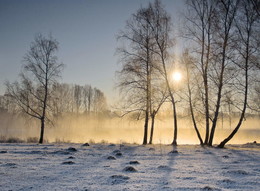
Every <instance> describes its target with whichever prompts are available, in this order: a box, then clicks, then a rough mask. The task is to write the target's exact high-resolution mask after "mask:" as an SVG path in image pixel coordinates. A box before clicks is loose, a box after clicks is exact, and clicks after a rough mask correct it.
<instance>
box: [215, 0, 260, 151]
mask: <svg viewBox="0 0 260 191" xmlns="http://www.w3.org/2000/svg"><path fill="white" fill-rule="evenodd" d="M239 13H240V14H238V16H237V17H236V28H237V32H238V39H237V41H236V42H238V43H237V46H236V49H237V52H238V55H239V56H240V59H239V60H238V62H235V64H236V66H237V67H238V69H239V70H240V71H242V72H243V74H242V76H243V78H244V80H243V81H242V80H239V82H240V83H241V81H242V82H243V84H241V86H242V88H243V89H244V90H243V94H244V95H243V97H244V100H243V101H242V103H243V104H242V109H241V114H240V119H239V121H238V123H237V125H236V127H235V128H234V130H233V131H232V132H231V134H230V135H229V136H228V137H227V138H226V139H224V140H223V141H222V142H221V143H220V144H219V145H218V147H220V148H223V147H224V146H225V144H226V143H227V142H228V141H230V140H231V139H232V138H233V137H234V135H235V134H236V133H237V131H238V130H239V128H240V127H241V124H242V122H243V120H244V118H245V114H246V109H247V105H248V90H249V77H250V69H251V68H253V67H254V65H255V63H253V62H252V61H253V60H254V59H251V58H252V57H255V53H256V52H257V49H259V47H258V46H257V45H256V44H255V42H256V41H255V39H254V38H253V37H254V35H256V34H257V33H259V27H258V26H259V14H258V13H257V12H256V11H255V5H254V4H253V3H252V2H251V1H247V0H242V2H241V4H240V12H239Z"/></svg>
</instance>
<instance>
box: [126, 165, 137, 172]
mask: <svg viewBox="0 0 260 191" xmlns="http://www.w3.org/2000/svg"><path fill="white" fill-rule="evenodd" d="M123 171H125V172H137V170H136V169H135V168H134V167H132V166H127V167H125V168H124V169H123Z"/></svg>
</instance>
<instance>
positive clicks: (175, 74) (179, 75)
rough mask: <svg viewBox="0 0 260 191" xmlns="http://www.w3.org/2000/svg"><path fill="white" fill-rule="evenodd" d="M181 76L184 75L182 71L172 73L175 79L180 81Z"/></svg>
mask: <svg viewBox="0 0 260 191" xmlns="http://www.w3.org/2000/svg"><path fill="white" fill-rule="evenodd" d="M181 78H182V75H181V73H180V72H174V73H173V74H172V79H173V81H176V82H179V81H180V80H181Z"/></svg>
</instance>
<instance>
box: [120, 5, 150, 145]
mask: <svg viewBox="0 0 260 191" xmlns="http://www.w3.org/2000/svg"><path fill="white" fill-rule="evenodd" d="M150 16H151V14H150V10H149V9H147V8H140V9H139V10H138V11H137V12H136V13H135V14H133V15H132V17H131V19H129V20H128V21H127V24H126V27H125V30H124V31H122V32H121V34H119V37H118V39H120V40H121V41H122V42H125V43H127V45H128V47H125V46H123V47H121V48H119V49H118V52H119V53H120V54H121V56H122V63H123V68H122V70H121V71H120V72H119V73H118V74H119V81H120V82H119V87H120V88H121V90H123V91H125V92H128V93H129V95H128V98H129V99H132V98H133V97H135V101H134V102H133V100H132V101H131V102H132V106H133V105H135V106H137V107H136V108H135V109H132V110H131V111H137V110H139V111H144V113H145V123H144V137H143V144H147V136H148V121H149V114H150V110H151V73H152V51H151V49H152V47H153V43H154V42H153V37H152V34H151V28H150V27H149V23H148V20H149V17H150ZM136 92H138V94H137V95H134V94H135V93H136ZM138 103H139V104H138ZM143 103H145V107H144V106H143ZM128 112H129V111H128Z"/></svg>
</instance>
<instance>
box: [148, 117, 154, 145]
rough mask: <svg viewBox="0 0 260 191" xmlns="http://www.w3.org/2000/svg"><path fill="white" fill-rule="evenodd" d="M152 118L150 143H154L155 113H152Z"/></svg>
mask: <svg viewBox="0 0 260 191" xmlns="http://www.w3.org/2000/svg"><path fill="white" fill-rule="evenodd" d="M151 118H152V123H151V134H150V141H149V144H152V143H153V131H154V119H155V114H154V113H153V114H152V116H151Z"/></svg>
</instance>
